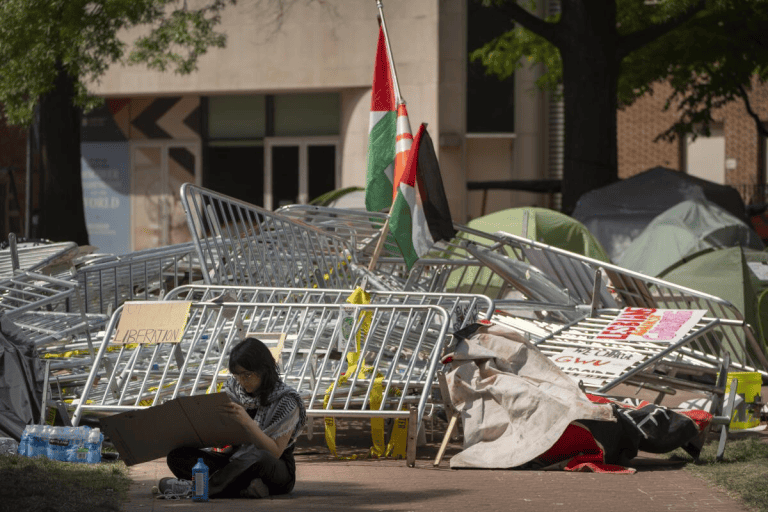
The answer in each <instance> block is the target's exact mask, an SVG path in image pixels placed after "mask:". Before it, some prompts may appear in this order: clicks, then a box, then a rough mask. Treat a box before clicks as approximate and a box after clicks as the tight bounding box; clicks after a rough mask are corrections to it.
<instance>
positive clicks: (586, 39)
mask: <svg viewBox="0 0 768 512" xmlns="http://www.w3.org/2000/svg"><path fill="white" fill-rule="evenodd" d="M597 4H599V5H597ZM611 4H613V2H594V3H591V2H568V3H567V4H563V8H564V9H563V11H564V12H563V17H562V20H563V22H565V23H567V27H566V30H565V31H564V32H565V34H566V38H567V39H568V41H567V44H564V45H562V47H561V48H560V52H561V57H562V61H563V84H564V87H563V107H564V112H565V126H564V148H563V188H562V190H563V192H562V194H563V195H562V198H563V199H562V209H563V212H565V213H568V214H570V213H571V212H572V211H573V209H574V208H575V207H576V202H577V201H578V199H579V197H581V195H582V194H584V193H585V192H588V191H590V190H593V189H596V188H600V187H603V186H605V185H608V184H610V183H612V182H614V181H616V180H617V179H618V146H617V141H616V136H617V133H616V130H617V124H616V114H617V98H616V94H617V87H618V77H619V64H618V59H617V57H616V37H617V34H616V11H615V4H614V5H613V10H612V9H611ZM566 5H567V6H568V8H567V11H568V12H567V13H566V12H565V11H566Z"/></svg>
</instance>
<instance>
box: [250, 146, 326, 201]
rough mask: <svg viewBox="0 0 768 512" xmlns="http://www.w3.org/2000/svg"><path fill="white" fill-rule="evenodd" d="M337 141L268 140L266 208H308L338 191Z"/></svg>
mask: <svg viewBox="0 0 768 512" xmlns="http://www.w3.org/2000/svg"><path fill="white" fill-rule="evenodd" d="M338 145H339V142H338V137H301V138H295V137H268V138H266V139H265V141H264V207H265V208H266V209H267V210H276V209H278V208H280V207H281V206H285V205H289V204H307V203H308V202H309V201H311V200H312V199H314V198H316V197H317V196H319V195H321V194H324V193H325V192H330V191H331V190H334V189H335V188H336V186H337V185H336V184H337V183H338V182H339V179H340V176H339V175H340V165H339V158H338Z"/></svg>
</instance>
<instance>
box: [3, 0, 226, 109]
mask: <svg viewBox="0 0 768 512" xmlns="http://www.w3.org/2000/svg"><path fill="white" fill-rule="evenodd" d="M233 2H234V0H210V1H208V2H207V3H206V4H205V5H204V6H203V7H202V8H199V9H190V8H188V7H187V4H186V1H181V2H180V1H179V0H3V1H2V2H0V103H2V104H3V109H4V114H5V117H6V118H7V120H8V122H9V123H10V124H28V123H29V122H30V121H31V119H32V114H33V111H34V107H35V105H36V104H37V102H38V100H39V98H40V97H41V96H42V95H44V94H46V93H48V92H49V91H51V89H52V88H53V84H54V79H55V77H56V74H57V72H58V69H59V68H58V66H62V67H63V69H64V70H65V71H66V72H67V74H68V75H69V76H70V77H71V78H72V79H73V81H74V82H75V87H76V98H75V103H76V105H78V106H80V107H82V108H84V109H86V110H87V109H89V108H91V107H93V106H95V105H96V104H98V102H99V101H100V100H96V99H94V98H91V97H89V95H88V92H87V89H86V86H87V84H88V83H93V82H96V81H98V80H99V78H100V77H101V76H102V75H103V74H104V72H105V71H106V70H107V68H108V67H109V66H110V65H111V64H113V63H115V62H122V61H126V62H128V63H131V64H136V63H141V62H144V63H146V64H147V65H149V66H150V67H152V68H155V69H163V70H164V69H166V68H168V67H169V66H172V67H173V68H174V69H175V71H177V72H179V73H189V72H190V71H192V70H194V69H195V62H196V59H197V58H198V57H199V56H200V55H202V54H203V53H205V51H206V49H207V48H209V47H211V46H222V45H223V44H224V42H225V39H224V36H223V35H222V34H219V33H217V32H215V26H216V25H217V24H218V22H219V12H220V11H221V9H223V8H224V6H225V5H226V4H228V3H233ZM142 25H151V29H150V32H149V34H148V35H146V36H143V37H140V38H138V39H137V41H136V47H135V48H134V49H133V51H131V52H130V54H129V57H128V58H127V59H126V58H125V56H126V52H127V51H128V48H127V46H128V45H127V44H126V43H125V42H124V41H122V40H121V39H120V38H119V37H118V36H119V34H120V33H122V31H124V30H126V29H130V28H133V27H136V26H142Z"/></svg>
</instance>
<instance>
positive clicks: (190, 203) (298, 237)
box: [181, 183, 360, 288]
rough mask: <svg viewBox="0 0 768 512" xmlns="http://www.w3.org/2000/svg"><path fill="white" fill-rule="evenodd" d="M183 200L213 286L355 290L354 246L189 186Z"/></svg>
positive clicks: (184, 188)
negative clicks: (353, 287) (352, 288)
mask: <svg viewBox="0 0 768 512" xmlns="http://www.w3.org/2000/svg"><path fill="white" fill-rule="evenodd" d="M181 202H182V204H183V206H184V211H185V212H186V216H187V224H188V226H189V231H190V232H191V233H192V237H193V240H194V243H195V247H196V249H197V251H198V256H199V258H200V261H201V263H202V264H203V266H204V275H203V277H204V279H205V282H206V283H208V284H233V285H246V286H289V287H297V288H308V287H313V286H317V287H321V288H351V287H352V286H353V285H354V284H355V282H356V281H357V280H358V279H359V277H360V276H359V274H358V273H356V272H355V269H354V264H353V261H352V259H353V252H354V249H352V248H351V242H350V241H349V240H347V239H344V238H341V237H339V236H336V235H334V234H332V233H330V232H328V231H326V230H323V229H321V228H318V227H315V226H312V225H309V224H306V223H304V222H301V221H298V220H295V219H291V218H288V217H285V216H283V215H280V214H277V213H275V212H270V211H268V210H265V209H263V208H259V207H258V206H254V205H252V204H249V203H246V202H243V201H239V200H237V199H234V198H232V197H228V196H225V195H223V194H218V193H216V192H213V191H211V190H207V189H204V188H201V187H196V186H194V185H192V184H190V183H185V184H184V185H182V187H181Z"/></svg>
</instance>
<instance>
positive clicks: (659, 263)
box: [617, 199, 764, 277]
mask: <svg viewBox="0 0 768 512" xmlns="http://www.w3.org/2000/svg"><path fill="white" fill-rule="evenodd" d="M737 246H741V247H748V248H751V249H755V250H758V251H762V250H763V249H764V246H763V242H762V240H760V237H759V236H758V235H757V233H755V231H754V230H753V229H752V228H751V227H750V226H748V225H747V224H746V223H745V222H744V221H742V220H740V219H738V218H736V217H735V216H733V215H731V214H730V213H729V212H727V211H725V210H724V209H723V208H721V207H720V206H718V205H716V204H715V203H713V202H710V201H706V200H701V199H692V200H687V201H683V202H681V203H678V204H677V205H675V206H673V207H672V208H670V209H668V210H667V211H665V212H664V213H662V214H661V215H659V216H657V217H656V218H655V219H653V220H652V221H651V223H650V224H648V226H646V228H645V229H644V230H643V231H642V232H641V233H640V235H639V236H638V237H637V238H635V239H634V240H633V241H632V242H631V243H630V244H629V246H628V247H627V248H626V249H625V250H624V252H622V254H621V256H620V257H619V260H618V261H617V263H618V264H619V265H621V266H622V267H624V268H628V269H630V270H634V271H636V272H641V273H643V274H645V275H648V276H653V277H656V276H659V275H661V274H662V273H663V272H664V271H665V270H666V269H668V268H669V267H671V266H672V265H675V264H677V263H678V262H679V261H681V260H683V259H690V258H691V257H692V256H693V255H695V254H697V253H700V252H701V251H703V250H705V249H710V248H715V249H719V248H725V247H737Z"/></svg>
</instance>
